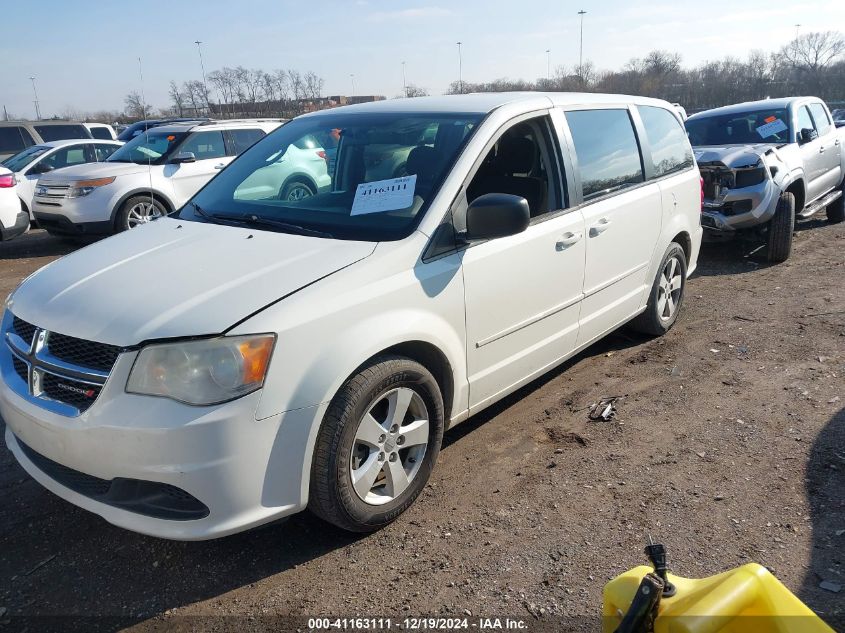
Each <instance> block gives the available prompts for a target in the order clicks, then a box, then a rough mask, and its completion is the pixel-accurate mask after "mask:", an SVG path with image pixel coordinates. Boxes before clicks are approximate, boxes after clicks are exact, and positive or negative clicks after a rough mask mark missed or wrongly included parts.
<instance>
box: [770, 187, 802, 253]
mask: <svg viewBox="0 0 845 633" xmlns="http://www.w3.org/2000/svg"><path fill="white" fill-rule="evenodd" d="M794 230H795V196H794V195H793V194H792V193H790V192H789V191H784V192H783V193H782V194H780V198H779V199H778V206H777V209H776V210H775V215H774V217H773V218H772V219H771V220H769V232H768V234H767V235H766V244H767V245H768V247H769V248H768V255H767V257H768V260H769V261H770V262H774V263H780V262H785V261H786V260H787V259H789V254H790V253H791V252H792V232H793V231H794Z"/></svg>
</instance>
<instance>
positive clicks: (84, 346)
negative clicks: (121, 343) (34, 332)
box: [47, 332, 121, 371]
mask: <svg viewBox="0 0 845 633" xmlns="http://www.w3.org/2000/svg"><path fill="white" fill-rule="evenodd" d="M47 349H48V350H49V351H50V354H52V355H53V356H55V357H56V358H58V359H60V360H63V361H65V362H66V363H71V364H73V365H79V366H81V367H88V368H90V369H97V370H99V371H111V368H112V367H113V366H114V363H115V361H117V357H118V355H119V354H120V351H121V349H120V348H119V347H116V346H114V345H107V344H105V343H95V342H93V341H85V340H82V339H79V338H75V337H73V336H67V335H65V334H59V333H57V332H51V333H50V336H49V338H48V339H47Z"/></svg>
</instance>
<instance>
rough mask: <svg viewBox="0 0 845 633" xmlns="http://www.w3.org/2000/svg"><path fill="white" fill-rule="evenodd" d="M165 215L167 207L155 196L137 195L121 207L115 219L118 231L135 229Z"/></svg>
mask: <svg viewBox="0 0 845 633" xmlns="http://www.w3.org/2000/svg"><path fill="white" fill-rule="evenodd" d="M165 215H167V209H166V208H165V207H164V205H163V204H162V203H161V202H159V201H158V200H156V199H155V198H150V197H149V196H135V197H133V198H129V200H127V201H126V202H124V203H123V205H122V206H121V207H120V211H118V213H117V219H116V221H115V229H117V230H118V231H127V230H129V229H134V228H135V227H136V226H141V225H142V224H147V223H148V222H152V221H153V220H155V219H157V218H162V217H164V216H165Z"/></svg>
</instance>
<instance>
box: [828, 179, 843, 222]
mask: <svg viewBox="0 0 845 633" xmlns="http://www.w3.org/2000/svg"><path fill="white" fill-rule="evenodd" d="M839 191H840V193H841V195H840V196H839V199H838V200H834V201H833V202H831V203H830V204H829V205H827V221H828V222H830V223H831V224H839V223H840V222H842V221H843V220H845V180H843V181H842V185H841V186H840V187H839Z"/></svg>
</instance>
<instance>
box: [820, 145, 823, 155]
mask: <svg viewBox="0 0 845 633" xmlns="http://www.w3.org/2000/svg"><path fill="white" fill-rule="evenodd" d="M819 154H824V145H822V146H821V147H820V148H819Z"/></svg>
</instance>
